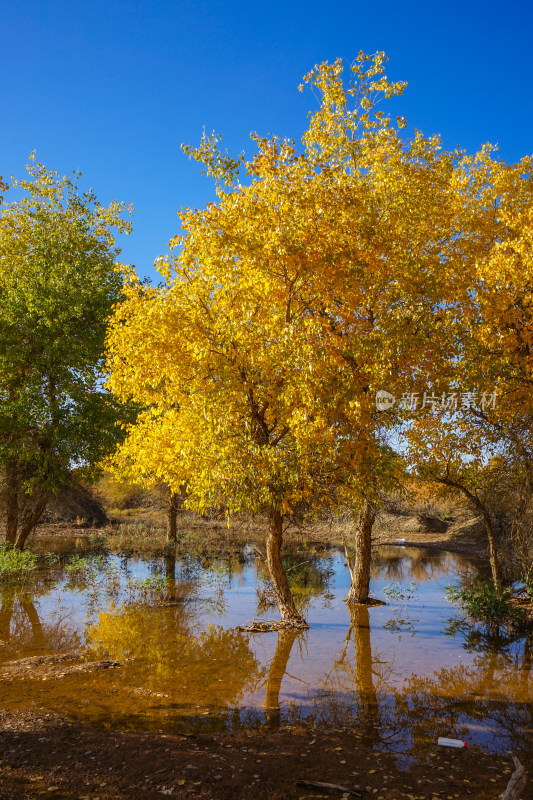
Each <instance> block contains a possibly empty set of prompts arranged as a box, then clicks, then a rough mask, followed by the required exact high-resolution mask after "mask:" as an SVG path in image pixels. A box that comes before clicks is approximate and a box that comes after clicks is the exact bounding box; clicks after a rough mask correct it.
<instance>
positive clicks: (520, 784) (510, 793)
mask: <svg viewBox="0 0 533 800" xmlns="http://www.w3.org/2000/svg"><path fill="white" fill-rule="evenodd" d="M513 761H514V765H515V767H516V769H515V771H514V772H513V774H512V775H511V778H510V780H509V783H508V784H507V789H506V790H505V792H504V793H503V794H502V797H501V800H518V798H519V797H520V795H521V794H522V792H523V791H524V787H525V785H526V780H527V775H526V771H525V769H524V767H523V766H522V764H521V763H520V761H519V760H518V759H517V757H516V756H513Z"/></svg>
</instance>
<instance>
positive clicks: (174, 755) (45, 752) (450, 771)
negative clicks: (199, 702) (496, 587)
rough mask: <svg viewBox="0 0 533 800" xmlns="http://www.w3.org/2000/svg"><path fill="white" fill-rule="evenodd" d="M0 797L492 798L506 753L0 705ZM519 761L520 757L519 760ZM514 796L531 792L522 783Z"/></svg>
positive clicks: (507, 768) (505, 767) (506, 767)
mask: <svg viewBox="0 0 533 800" xmlns="http://www.w3.org/2000/svg"><path fill="white" fill-rule="evenodd" d="M0 726H1V730H0V798H1V800H23V799H24V798H28V799H29V798H37V797H49V798H55V800H61V799H63V800H97V799H98V800H112V799H113V800H123V799H125V798H127V799H128V800H137V798H139V799H140V800H156V798H157V799H160V798H163V797H172V798H195V797H197V798H218V799H219V800H231V799H232V798H254V800H262V799H263V798H265V800H266V799H267V798H268V800H283V799H284V798H300V799H301V800H303V798H321V797H322V798H326V797H331V798H342V797H343V796H348V792H343V791H342V789H333V790H332V789H327V788H322V787H309V786H305V785H303V784H299V781H315V782H323V783H330V784H336V785H338V786H339V787H343V788H344V789H346V790H348V791H349V792H350V793H351V794H350V795H349V796H351V797H355V798H357V797H363V798H375V799H376V800H423V799H424V800H426V799H427V800H437V799H438V800H449V799H450V798H451V799H452V800H456V799H459V800H460V799H461V798H476V799H477V800H496V798H497V797H499V796H500V794H501V793H502V792H503V791H504V789H505V787H506V785H507V783H508V780H509V778H510V776H511V773H512V771H513V770H514V766H513V764H512V761H511V759H510V756H491V755H486V754H483V753H481V752H478V751H476V750H451V749H447V748H439V747H437V746H436V747H435V749H434V750H433V751H432V752H431V753H430V754H429V756H428V757H427V759H426V761H425V763H422V764H412V765H410V766H409V767H405V765H404V766H403V768H402V765H401V762H400V763H399V762H398V760H397V758H396V757H395V756H392V755H389V754H382V753H379V752H376V751H375V750H372V749H371V748H370V747H368V746H366V745H365V743H364V741H362V738H361V737H358V736H356V735H353V734H348V733H343V732H330V733H327V734H326V733H318V734H317V732H316V731H308V730H306V729H305V727H301V726H299V727H288V726H287V727H283V728H280V729H278V730H270V731H262V732H248V733H246V734H241V735H235V734H229V733H224V734H215V735H207V734H199V735H195V736H189V737H183V736H180V735H171V736H169V735H163V734H157V733H143V732H118V731H109V730H96V729H92V728H88V727H82V726H79V725H77V724H74V723H71V722H69V721H67V720H65V719H62V718H60V717H57V716H55V715H52V714H44V713H38V712H35V713H33V712H20V713H8V712H2V711H0ZM525 766H526V767H528V766H529V765H528V764H525ZM521 796H522V798H523V800H530V798H533V792H532V788H531V784H530V785H528V786H526V789H525V790H524V792H523V794H522V795H521Z"/></svg>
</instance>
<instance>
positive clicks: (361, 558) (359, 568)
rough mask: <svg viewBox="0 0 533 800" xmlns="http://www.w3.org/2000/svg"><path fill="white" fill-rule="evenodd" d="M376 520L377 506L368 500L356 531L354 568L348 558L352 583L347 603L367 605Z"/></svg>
mask: <svg viewBox="0 0 533 800" xmlns="http://www.w3.org/2000/svg"><path fill="white" fill-rule="evenodd" d="M375 518H376V506H375V504H374V503H373V502H372V501H370V500H367V501H366V502H365V506H364V508H363V511H362V513H361V516H360V517H359V521H358V523H357V526H356V529H355V536H354V547H355V560H354V563H353V566H352V565H351V563H350V560H349V558H348V568H349V570H350V574H351V578H352V582H351V585H350V591H349V592H348V597H347V598H346V602H347V603H349V604H355V603H367V602H368V592H369V586H370V560H371V555H372V528H373V525H374V520H375Z"/></svg>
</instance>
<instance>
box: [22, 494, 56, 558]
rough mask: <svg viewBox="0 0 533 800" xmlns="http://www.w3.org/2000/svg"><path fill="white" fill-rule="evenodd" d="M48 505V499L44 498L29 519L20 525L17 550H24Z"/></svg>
mask: <svg viewBox="0 0 533 800" xmlns="http://www.w3.org/2000/svg"><path fill="white" fill-rule="evenodd" d="M47 505H48V497H47V496H44V497H42V498H41V499H40V500H39V501H38V502H37V504H36V506H35V508H34V509H33V511H32V512H31V513H30V514H29V516H28V517H26V519H25V520H24V522H23V523H22V524H21V525H20V527H19V530H18V533H17V538H16V539H15V544H14V547H15V548H16V549H17V550H23V549H24V545H25V543H26V539H27V538H28V536H29V535H30V533H31V532H32V531H33V529H34V528H35V526H36V525H37V523H38V522H39V520H40V519H41V517H42V515H43V512H44V510H45V508H46V506H47Z"/></svg>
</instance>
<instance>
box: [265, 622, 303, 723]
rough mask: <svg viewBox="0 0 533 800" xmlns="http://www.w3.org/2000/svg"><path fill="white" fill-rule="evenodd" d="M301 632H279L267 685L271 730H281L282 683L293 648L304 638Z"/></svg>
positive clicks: (267, 715) (267, 712)
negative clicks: (280, 694) (299, 639)
mask: <svg viewBox="0 0 533 800" xmlns="http://www.w3.org/2000/svg"><path fill="white" fill-rule="evenodd" d="M302 636H303V634H302V632H301V631H297V630H294V629H292V630H291V629H290V628H289V629H287V630H280V631H278V641H277V643H276V650H275V652H274V657H273V659H272V661H271V662H270V666H269V669H268V674H267V678H266V683H265V724H266V725H267V727H269V728H279V726H280V722H281V708H280V703H279V693H280V689H281V681H282V680H283V676H284V675H285V673H286V672H287V664H288V663H289V658H290V655H291V650H292V646H293V644H294V641H295V639H296V638H299V637H302Z"/></svg>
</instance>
